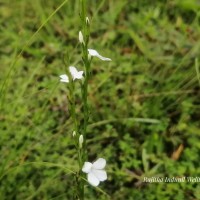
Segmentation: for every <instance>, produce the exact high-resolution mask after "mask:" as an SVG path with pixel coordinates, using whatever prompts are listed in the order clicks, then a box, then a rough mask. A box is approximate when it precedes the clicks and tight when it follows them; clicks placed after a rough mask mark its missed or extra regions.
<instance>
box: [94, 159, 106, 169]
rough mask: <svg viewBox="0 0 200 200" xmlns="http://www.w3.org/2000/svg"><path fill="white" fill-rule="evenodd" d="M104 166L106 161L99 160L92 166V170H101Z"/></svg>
mask: <svg viewBox="0 0 200 200" xmlns="http://www.w3.org/2000/svg"><path fill="white" fill-rule="evenodd" d="M105 166H106V160H105V159H104V158H99V159H98V160H97V161H95V162H94V163H93V165H92V167H93V168H94V169H103V168H104V167H105Z"/></svg>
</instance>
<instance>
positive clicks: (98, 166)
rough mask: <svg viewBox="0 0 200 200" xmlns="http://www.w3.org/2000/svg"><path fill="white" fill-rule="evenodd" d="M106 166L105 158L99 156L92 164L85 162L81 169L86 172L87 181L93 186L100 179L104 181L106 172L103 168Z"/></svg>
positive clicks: (96, 184)
mask: <svg viewBox="0 0 200 200" xmlns="http://www.w3.org/2000/svg"><path fill="white" fill-rule="evenodd" d="M105 166H106V160H105V159H103V158H99V159H98V160H97V161H95V162H94V163H93V164H92V163H90V162H85V163H84V165H83V168H82V171H83V172H85V173H86V174H87V179H88V182H89V183H90V184H91V185H93V186H98V185H99V183H100V181H101V182H102V181H105V180H106V179H107V173H106V171H105V170H104V167H105Z"/></svg>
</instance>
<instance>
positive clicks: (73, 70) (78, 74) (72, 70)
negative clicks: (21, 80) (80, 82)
mask: <svg viewBox="0 0 200 200" xmlns="http://www.w3.org/2000/svg"><path fill="white" fill-rule="evenodd" d="M69 71H70V73H71V75H72V79H73V81H74V80H75V79H82V78H83V71H78V70H77V69H76V67H74V66H70V67H69Z"/></svg>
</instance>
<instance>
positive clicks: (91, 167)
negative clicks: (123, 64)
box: [60, 0, 111, 200]
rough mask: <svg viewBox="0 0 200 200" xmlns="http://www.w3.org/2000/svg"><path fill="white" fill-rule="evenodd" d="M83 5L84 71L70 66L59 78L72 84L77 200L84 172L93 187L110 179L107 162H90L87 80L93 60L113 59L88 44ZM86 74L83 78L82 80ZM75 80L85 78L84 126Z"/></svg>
mask: <svg viewBox="0 0 200 200" xmlns="http://www.w3.org/2000/svg"><path fill="white" fill-rule="evenodd" d="M79 3H80V4H79V5H80V18H81V25H82V27H81V31H79V34H78V36H79V42H80V44H81V48H82V61H83V65H84V71H78V70H77V69H76V67H74V66H70V67H69V70H68V71H67V75H66V74H63V75H61V76H60V81H61V82H65V83H69V101H70V114H71V117H72V120H73V123H74V130H73V133H72V135H73V139H74V144H75V147H76V150H77V155H78V164H79V171H78V172H77V174H76V177H75V178H76V185H77V187H76V188H77V190H76V191H77V193H76V194H75V195H74V199H79V200H84V184H85V181H84V179H83V173H86V174H87V179H88V182H89V183H90V184H91V185H92V186H95V187H96V186H98V185H99V184H100V182H103V181H105V180H106V179H107V173H106V171H105V170H104V168H105V166H106V160H105V159H104V158H99V159H97V160H96V161H95V162H93V163H91V162H88V161H87V157H88V156H87V143H86V142H87V134H86V133H87V126H88V121H89V114H90V112H89V106H88V81H89V78H90V74H91V73H90V64H91V60H92V57H98V58H99V59H101V60H103V61H111V59H110V58H106V57H104V56H102V55H100V54H99V53H98V52H97V51H96V50H94V49H88V42H89V37H90V22H89V18H88V17H87V15H86V14H87V12H86V6H87V0H79ZM83 73H84V77H83ZM76 79H82V80H83V81H82V83H81V95H82V103H83V107H82V109H83V112H82V113H83V124H80V121H79V120H78V115H77V113H76V108H75V106H76V105H75V102H76V101H75V95H74V90H75V83H74V82H75V81H76Z"/></svg>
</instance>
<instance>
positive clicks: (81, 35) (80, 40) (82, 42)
mask: <svg viewBox="0 0 200 200" xmlns="http://www.w3.org/2000/svg"><path fill="white" fill-rule="evenodd" d="M78 37H79V42H80V43H81V44H85V42H84V39H83V34H82V32H81V31H79V34H78Z"/></svg>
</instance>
